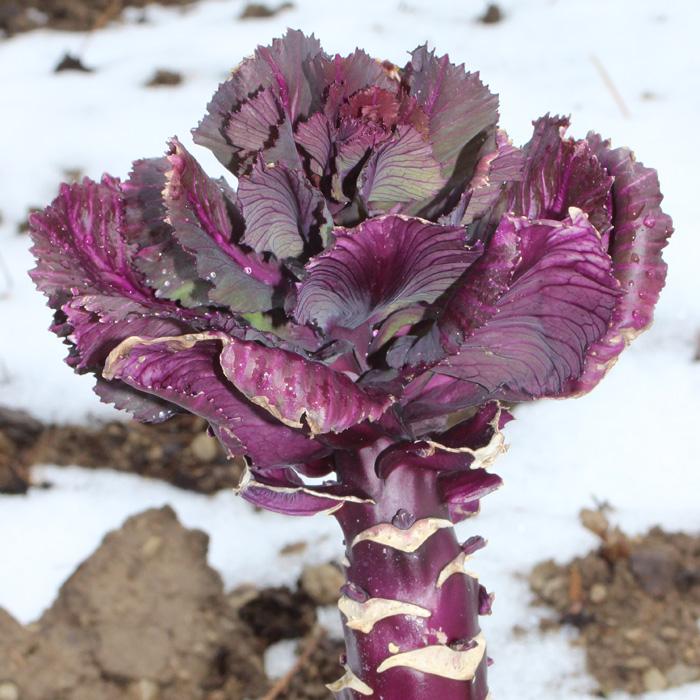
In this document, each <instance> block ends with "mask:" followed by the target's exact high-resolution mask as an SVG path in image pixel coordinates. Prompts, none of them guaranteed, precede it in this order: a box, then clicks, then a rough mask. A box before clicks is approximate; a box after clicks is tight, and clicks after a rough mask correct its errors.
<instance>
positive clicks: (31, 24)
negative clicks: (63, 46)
mask: <svg viewBox="0 0 700 700" xmlns="http://www.w3.org/2000/svg"><path fill="white" fill-rule="evenodd" d="M193 1H194V0H1V1H0V30H4V31H5V33H6V34H7V35H8V36H12V35H13V34H19V33H20V32H26V31H30V30H32V29H37V28H38V27H44V28H48V29H59V30H66V31H75V32H87V31H92V30H94V29H99V28H100V27H103V26H104V25H105V24H107V23H108V22H110V21H112V20H114V19H117V18H118V17H119V16H120V15H121V12H122V10H123V9H124V8H125V7H136V8H143V7H146V5H149V4H158V5H175V6H177V5H189V4H191V3H192V2H193Z"/></svg>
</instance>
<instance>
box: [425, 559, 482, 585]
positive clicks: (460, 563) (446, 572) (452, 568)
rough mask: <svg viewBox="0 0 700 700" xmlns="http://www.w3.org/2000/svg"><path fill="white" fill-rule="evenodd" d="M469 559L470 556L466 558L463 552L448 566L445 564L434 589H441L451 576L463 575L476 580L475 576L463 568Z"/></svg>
mask: <svg viewBox="0 0 700 700" xmlns="http://www.w3.org/2000/svg"><path fill="white" fill-rule="evenodd" d="M469 559H471V557H470V556H467V555H466V554H465V553H464V552H460V553H459V554H458V555H457V556H456V557H455V558H454V559H453V560H452V561H451V562H450V563H449V564H445V566H444V567H443V568H442V571H441V572H440V574H439V576H438V580H437V583H436V584H435V588H442V585H443V584H444V583H445V581H447V579H448V578H450V576H452V574H465V575H466V576H471V577H472V578H478V576H477V575H476V574H473V573H472V572H471V571H467V570H466V569H465V568H464V567H465V565H466V563H467V561H469Z"/></svg>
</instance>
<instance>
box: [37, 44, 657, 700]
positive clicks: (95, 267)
mask: <svg viewBox="0 0 700 700" xmlns="http://www.w3.org/2000/svg"><path fill="white" fill-rule="evenodd" d="M496 110H497V98H496V97H495V96H494V95H492V94H491V93H490V92H489V91H488V89H487V88H486V87H485V86H484V85H483V84H482V82H481V81H480V80H479V77H478V75H476V74H471V73H466V72H465V70H464V67H463V66H455V65H454V64H452V63H450V62H449V59H448V57H447V56H443V57H441V58H440V57H437V56H436V55H435V53H434V52H432V51H428V50H427V48H426V47H420V48H418V49H416V50H415V51H414V52H413V53H412V54H411V58H410V60H409V62H408V63H407V65H406V66H405V67H404V68H398V67H397V66H395V65H393V64H390V63H388V62H383V63H382V62H380V61H376V60H374V59H372V58H370V57H369V56H367V55H366V54H365V53H363V52H362V51H359V50H358V51H355V53H353V54H351V55H350V56H347V57H345V58H342V57H340V56H329V55H327V54H326V53H324V52H323V51H322V50H321V47H320V45H319V43H318V41H316V40H315V39H314V38H313V37H307V36H304V35H303V34H302V33H300V32H295V31H290V32H288V33H287V35H286V36H285V37H284V38H283V39H280V40H276V41H274V42H273V43H272V45H271V46H269V47H265V48H263V47H260V48H258V49H257V51H256V53H255V55H254V56H253V57H251V58H248V59H246V60H245V61H243V63H241V65H240V66H239V67H238V68H236V69H235V70H234V71H233V73H232V75H231V77H230V78H229V80H228V81H227V82H225V83H224V84H223V85H221V86H220V88H219V89H218V91H217V92H216V94H215V95H214V97H213V99H212V101H211V103H210V104H209V107H208V113H207V114H206V116H205V117H204V119H203V120H202V122H201V124H200V125H199V127H198V128H197V129H196V130H195V132H194V137H195V141H196V142H197V143H199V144H201V145H203V146H206V147H207V148H210V149H211V150H212V151H213V152H214V153H215V154H216V156H217V157H218V159H219V160H220V161H221V162H222V163H223V164H224V165H225V166H226V167H227V168H228V169H229V170H230V171H231V172H232V173H233V174H234V175H235V176H236V177H237V178H238V185H237V189H232V188H231V187H230V186H229V185H228V184H226V182H224V181H223V180H214V179H212V178H210V177H208V176H207V174H206V173H205V172H204V171H203V170H202V168H201V167H200V166H199V164H198V163H197V161H196V160H195V159H194V157H193V156H191V155H190V153H189V152H188V151H187V150H186V149H185V147H184V146H183V145H182V144H181V143H180V142H179V141H178V140H177V139H172V140H171V141H170V144H169V148H168V151H167V153H166V155H165V156H164V157H161V158H152V159H146V160H141V161H137V162H136V163H134V165H133V170H132V172H131V174H130V176H129V178H128V179H127V180H126V182H120V181H118V180H117V179H115V178H112V177H109V176H104V177H103V179H102V181H101V182H93V181H91V180H89V179H85V180H84V181H83V182H82V183H80V184H73V185H64V186H63V187H62V189H61V191H60V194H59V196H58V197H57V198H56V199H55V201H54V202H53V203H52V204H51V206H50V207H48V208H47V209H46V210H45V211H44V212H42V213H38V214H35V215H34V216H33V217H32V219H31V232H32V236H33V240H34V248H33V252H34V254H35V256H36V258H37V260H38V263H37V267H36V269H34V270H33V271H32V273H31V275H32V277H33V279H34V281H35V282H36V284H37V287H38V288H39V289H40V290H41V291H43V292H44V293H45V294H46V295H47V297H48V299H49V305H50V306H51V307H52V308H53V309H54V311H55V316H54V323H53V326H52V330H53V331H54V332H55V333H57V334H58V335H59V336H60V337H62V338H64V340H65V342H66V344H67V345H68V347H69V349H70V351H69V356H68V360H67V361H68V363H69V364H70V365H71V366H72V367H73V368H74V369H75V370H76V371H77V372H79V373H85V372H90V373H93V374H95V375H96V377H97V385H96V391H97V393H98V394H99V396H100V397H101V399H102V400H103V401H106V402H111V403H113V404H115V405H116V406H117V407H119V408H123V409H126V410H128V411H130V412H131V413H132V414H133V415H134V416H135V417H136V418H137V419H139V420H142V421H150V422H158V421H162V420H165V419H167V418H168V417H170V416H172V415H173V414H175V413H177V412H180V411H191V412H192V413H195V414H197V415H199V416H202V417H203V418H205V419H206V420H207V421H208V422H209V425H210V427H211V430H212V431H213V433H214V434H215V435H216V436H217V437H218V438H219V440H220V441H221V442H222V444H223V445H224V447H225V448H226V450H227V451H228V453H229V454H230V455H232V456H233V455H246V457H247V462H248V468H247V471H246V474H245V475H244V479H243V482H242V484H241V486H240V493H241V495H242V496H243V497H244V498H245V499H247V500H249V501H250V502H251V503H254V504H255V505H257V506H261V507H263V508H268V509H270V510H274V511H277V512H281V513H288V514H297V515H311V514H314V513H319V512H326V513H333V515H334V516H335V517H336V518H337V519H338V521H339V523H340V525H341V527H342V529H343V533H344V536H345V542H346V557H345V559H344V562H343V563H344V568H345V576H346V585H345V587H344V588H343V591H342V597H341V599H340V604H339V605H340V610H341V613H342V619H343V623H344V626H345V631H346V641H347V655H346V657H344V659H343V660H342V663H343V665H344V666H345V669H346V670H345V674H344V675H343V677H342V678H341V679H340V680H339V681H338V682H336V683H334V684H332V685H331V686H329V687H330V689H331V690H332V691H333V692H334V693H335V696H336V697H337V698H344V699H349V698H359V697H361V696H372V695H374V696H375V697H377V698H386V699H389V698H402V699H404V700H411V699H414V700H417V699H418V698H434V697H440V698H442V699H443V700H452V699H454V700H457V699H460V700H465V699H468V700H484V698H486V697H487V694H488V690H487V685H486V666H487V656H486V653H485V641H484V638H483V635H482V634H481V632H480V629H479V624H478V617H477V615H478V614H485V613H488V612H489V611H490V604H491V596H490V595H489V594H487V593H486V591H485V589H484V588H483V586H481V585H480V584H479V582H478V580H477V579H476V578H475V577H474V575H473V574H470V573H468V572H467V569H466V568H465V562H466V561H467V559H469V558H471V556H472V555H473V553H474V552H475V551H476V550H478V549H479V548H481V547H482V546H483V545H484V541H483V540H482V539H481V538H479V537H476V536H475V537H471V538H470V539H468V540H467V541H466V542H465V543H463V544H460V543H458V541H457V539H456V537H455V534H454V528H453V524H454V523H456V522H458V521H460V520H463V519H465V518H467V517H469V516H472V515H474V514H476V512H477V511H478V508H479V500H480V499H481V497H483V496H484V495H485V494H487V493H489V492H490V491H493V490H494V489H496V488H498V487H499V486H500V485H501V480H500V478H499V477H498V476H496V475H495V474H493V473H491V472H489V471H488V468H489V467H490V466H491V465H492V464H493V462H494V461H495V460H496V459H497V458H498V457H499V456H500V455H501V454H502V453H503V452H504V451H505V446H504V439H503V435H502V433H501V428H502V427H503V425H504V424H505V423H506V422H507V421H508V420H509V419H510V415H509V414H508V412H507V410H505V409H504V408H503V407H502V406H501V404H500V403H499V401H507V402H519V401H530V400H533V399H538V398H541V397H567V396H578V395H580V394H584V393H586V392H588V391H590V390H591V389H592V388H593V387H594V386H595V385H596V384H597V383H598V382H599V381H600V379H601V378H602V377H603V376H604V375H605V373H606V372H607V371H608V370H609V369H610V367H611V366H612V365H613V364H614V362H615V361H616V359H617V357H618V355H619V354H620V352H621V351H622V350H623V349H624V347H625V346H626V345H627V343H628V342H629V341H630V340H631V339H632V338H634V337H635V336H636V335H637V334H638V333H640V332H641V331H643V330H645V329H646V328H648V327H649V325H650V324H651V320H652V311H653V308H654V305H655V303H656V301H657V298H658V296H659V292H660V290H661V288H662V286H663V284H664V278H665V272H666V268H665V265H664V263H663V261H662V259H661V249H662V248H663V247H664V246H665V244H666V241H667V238H668V236H669V235H670V233H671V221H670V219H669V217H668V216H667V215H666V214H664V213H663V212H662V211H661V209H660V202H661V194H660V192H659V186H658V181H657V178H656V174H655V172H654V171H653V170H650V169H648V168H645V167H644V166H643V165H641V164H640V163H637V162H635V160H634V157H633V155H632V153H631V152H630V151H629V150H627V149H620V148H618V149H613V148H612V147H611V146H610V144H609V142H607V141H604V140H603V139H602V138H600V137H599V136H597V135H596V134H593V133H591V134H589V135H588V136H587V137H586V138H585V139H583V140H574V139H572V138H568V137H567V136H566V134H565V132H566V129H567V127H568V120H567V119H566V118H561V117H550V116H545V117H543V118H541V119H539V120H537V121H536V122H535V123H534V134H533V137H532V139H531V140H530V141H529V143H528V144H526V145H525V146H524V147H523V148H522V149H518V148H516V147H514V146H513V145H512V144H511V142H510V141H509V140H508V137H507V136H506V134H505V132H504V131H503V130H502V129H500V128H499V127H498V124H497V121H498V114H497V111H496ZM458 412H459V413H458ZM455 414H457V416H458V417H457V418H455ZM319 477H321V478H323V479H325V480H323V481H321V479H319Z"/></svg>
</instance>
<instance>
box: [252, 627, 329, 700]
mask: <svg viewBox="0 0 700 700" xmlns="http://www.w3.org/2000/svg"><path fill="white" fill-rule="evenodd" d="M325 636H326V630H325V629H323V627H319V628H318V631H317V632H316V634H315V635H314V636H313V638H312V639H311V641H310V642H309V644H308V645H307V647H306V648H305V649H304V651H303V652H302V653H301V654H299V658H298V659H297V661H296V663H295V664H294V666H292V667H291V668H290V669H289V671H287V673H285V674H284V676H282V678H280V679H279V680H278V681H277V682H276V683H275V684H274V685H273V686H272V688H270V690H268V691H267V693H266V694H265V695H264V696H263V697H262V698H260V700H275V699H276V698H277V696H278V695H279V694H280V693H281V692H282V691H283V690H284V689H285V688H286V687H287V686H288V685H289V682H290V681H291V680H292V678H294V676H295V675H296V674H297V673H298V672H299V671H300V670H301V669H302V668H303V666H304V664H305V663H306V662H307V661H308V660H309V658H310V657H311V654H313V653H314V651H316V649H317V648H318V645H319V644H320V643H321V642H322V641H323V639H324V637H325Z"/></svg>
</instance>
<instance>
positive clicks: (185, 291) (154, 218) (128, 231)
mask: <svg viewBox="0 0 700 700" xmlns="http://www.w3.org/2000/svg"><path fill="white" fill-rule="evenodd" d="M170 168H171V165H170V161H169V160H168V159H167V158H166V157H163V158H150V159H147V160H139V161H136V162H135V163H134V164H133V166H132V171H131V173H130V175H129V179H128V180H127V181H126V182H125V183H124V184H123V185H122V191H123V193H124V224H123V227H122V230H123V235H124V238H125V239H126V240H128V241H132V242H133V243H134V244H135V245H137V246H138V249H139V250H138V252H137V253H136V255H135V256H134V264H135V266H136V267H137V268H138V270H139V271H140V272H141V273H142V274H143V275H144V277H145V279H146V282H147V284H148V286H149V287H151V288H152V289H154V290H155V292H156V296H158V297H160V298H164V299H170V300H172V301H177V302H179V303H180V304H182V305H183V306H185V307H189V308H191V307H196V306H205V305H207V304H208V303H209V298H208V296H207V293H208V291H209V290H210V289H211V284H209V282H207V281H206V280H203V279H200V278H199V276H198V275H197V267H196V264H195V259H194V257H193V256H192V255H190V254H189V253H188V252H187V251H186V250H185V249H184V248H183V247H182V246H181V245H180V244H179V243H178V241H177V239H176V238H175V237H174V236H173V228H172V226H170V224H169V223H168V222H167V221H166V216H167V210H166V207H165V202H164V201H163V190H164V189H165V184H166V173H167V172H168V171H169V170H170Z"/></svg>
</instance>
